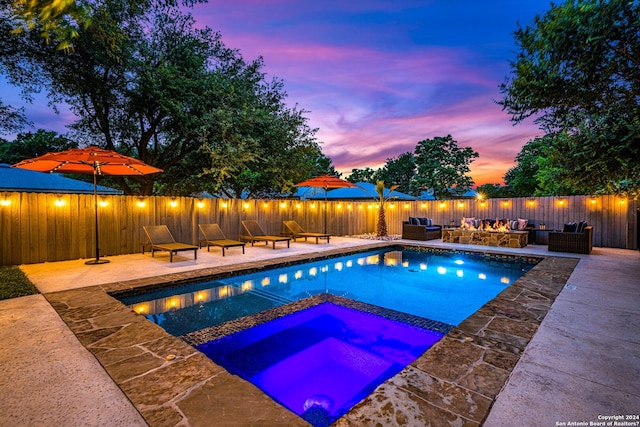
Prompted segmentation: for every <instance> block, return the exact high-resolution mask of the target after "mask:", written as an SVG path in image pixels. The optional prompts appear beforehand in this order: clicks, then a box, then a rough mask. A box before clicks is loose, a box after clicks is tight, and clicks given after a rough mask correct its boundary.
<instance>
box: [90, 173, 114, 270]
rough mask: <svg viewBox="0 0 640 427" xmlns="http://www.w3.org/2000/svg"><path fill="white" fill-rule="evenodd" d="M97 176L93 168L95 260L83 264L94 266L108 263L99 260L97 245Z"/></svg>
mask: <svg viewBox="0 0 640 427" xmlns="http://www.w3.org/2000/svg"><path fill="white" fill-rule="evenodd" d="M97 175H98V169H97V168H96V167H95V166H94V169H93V207H94V210H95V213H96V226H95V229H96V259H91V260H89V261H87V262H85V264H87V265H96V264H106V263H108V262H109V260H108V259H100V246H99V245H98V183H97Z"/></svg>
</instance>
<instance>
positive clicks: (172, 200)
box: [169, 197, 178, 208]
mask: <svg viewBox="0 0 640 427" xmlns="http://www.w3.org/2000/svg"><path fill="white" fill-rule="evenodd" d="M169 206H171V207H172V208H175V207H176V206H178V200H177V199H176V198H175V197H172V198H171V201H170V202H169Z"/></svg>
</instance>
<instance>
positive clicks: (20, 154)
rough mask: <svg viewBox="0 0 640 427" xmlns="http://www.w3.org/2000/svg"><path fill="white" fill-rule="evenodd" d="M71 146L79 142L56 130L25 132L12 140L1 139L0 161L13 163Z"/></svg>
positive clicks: (75, 146)
mask: <svg viewBox="0 0 640 427" xmlns="http://www.w3.org/2000/svg"><path fill="white" fill-rule="evenodd" d="M70 148H78V144H77V143H75V142H73V141H70V140H68V139H67V138H65V137H64V136H62V135H58V134H57V133H56V132H50V131H45V130H43V129H40V130H38V131H37V132H23V133H19V134H18V135H17V136H16V138H15V139H14V140H13V141H11V142H9V141H6V140H4V139H0V163H8V164H10V165H13V164H15V163H18V162H21V161H22V160H26V159H31V158H33V157H38V156H42V155H43V154H47V153H48V152H55V151H64V150H68V149H70Z"/></svg>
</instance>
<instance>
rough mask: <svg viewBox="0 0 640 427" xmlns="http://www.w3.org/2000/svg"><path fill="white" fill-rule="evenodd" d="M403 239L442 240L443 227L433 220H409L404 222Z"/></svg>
mask: <svg viewBox="0 0 640 427" xmlns="http://www.w3.org/2000/svg"><path fill="white" fill-rule="evenodd" d="M402 238H403V239H407V240H433V239H440V238H442V226H441V225H435V224H433V220H431V218H409V221H403V222H402Z"/></svg>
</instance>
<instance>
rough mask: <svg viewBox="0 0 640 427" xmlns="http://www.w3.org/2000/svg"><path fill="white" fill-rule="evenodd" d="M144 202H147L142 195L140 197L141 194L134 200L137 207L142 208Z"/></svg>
mask: <svg viewBox="0 0 640 427" xmlns="http://www.w3.org/2000/svg"><path fill="white" fill-rule="evenodd" d="M146 204H147V202H146V200H145V198H144V197H142V196H141V197H138V201H137V202H136V205H137V206H138V207H139V208H144V207H145V205H146Z"/></svg>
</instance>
